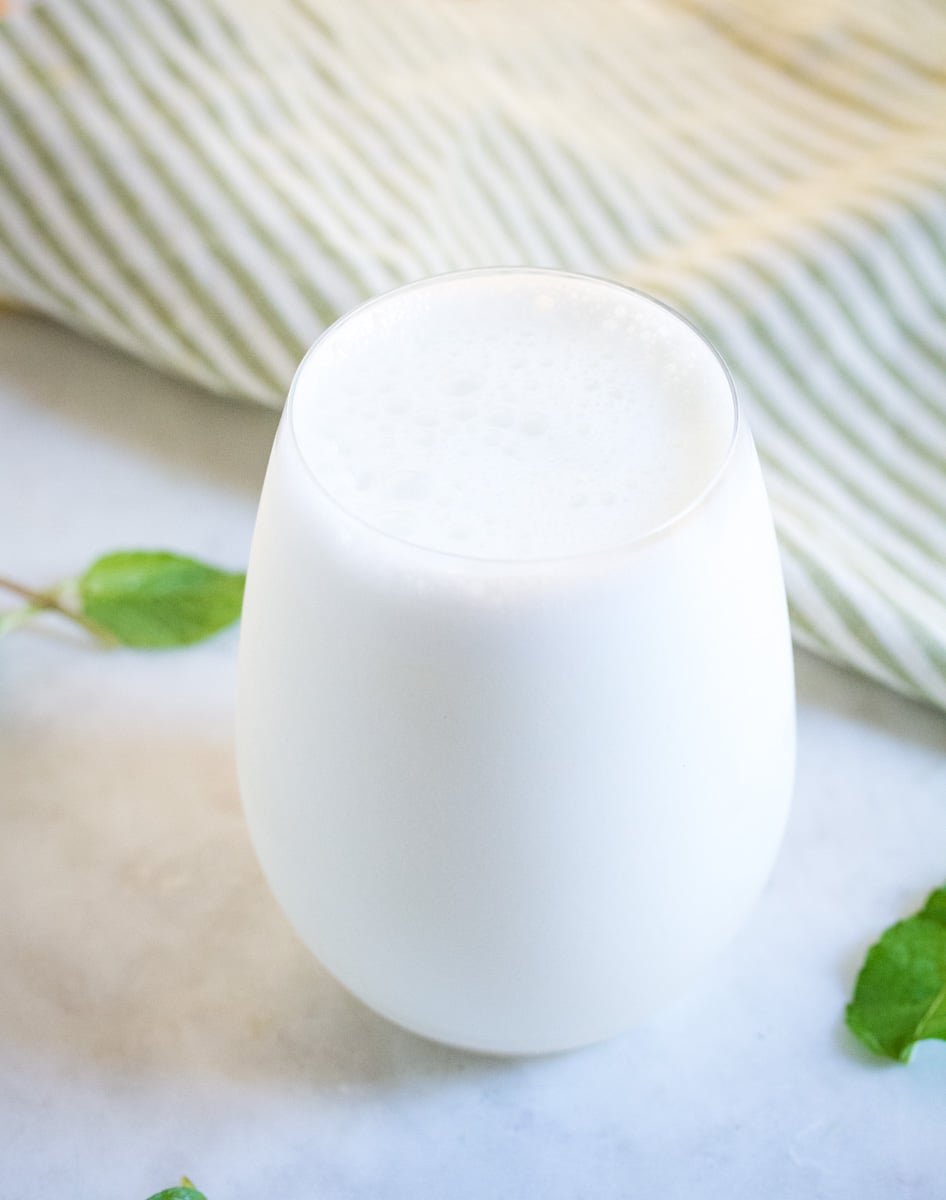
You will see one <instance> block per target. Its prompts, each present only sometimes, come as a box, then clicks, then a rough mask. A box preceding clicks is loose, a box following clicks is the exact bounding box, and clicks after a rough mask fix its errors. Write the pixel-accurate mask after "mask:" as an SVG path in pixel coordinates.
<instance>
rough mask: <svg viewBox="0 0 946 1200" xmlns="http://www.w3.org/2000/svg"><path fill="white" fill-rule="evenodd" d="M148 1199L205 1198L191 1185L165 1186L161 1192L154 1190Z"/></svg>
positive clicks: (199, 1199) (204, 1199)
mask: <svg viewBox="0 0 946 1200" xmlns="http://www.w3.org/2000/svg"><path fill="white" fill-rule="evenodd" d="M148 1200H207V1197H206V1196H205V1195H204V1193H203V1192H198V1190H197V1189H196V1188H192V1187H173V1188H165V1190H164V1191H163V1192H155V1194H154V1195H153V1196H149V1197H148Z"/></svg>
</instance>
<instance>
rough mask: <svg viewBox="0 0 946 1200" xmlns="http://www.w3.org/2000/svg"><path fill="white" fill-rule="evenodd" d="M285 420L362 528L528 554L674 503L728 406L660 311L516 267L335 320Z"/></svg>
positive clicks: (668, 515) (637, 530)
mask: <svg viewBox="0 0 946 1200" xmlns="http://www.w3.org/2000/svg"><path fill="white" fill-rule="evenodd" d="M366 347H370V350H366ZM292 418H293V427H294V429H295V434H296V438H297V441H298V444H299V448H300V451H301V454H302V456H303V458H304V460H305V461H306V463H307V464H308V466H309V469H310V470H311V471H312V473H313V475H314V476H315V478H316V480H317V481H318V483H319V484H320V485H321V487H322V488H323V489H324V490H325V492H327V493H328V494H329V495H330V496H331V497H332V498H333V500H334V501H335V502H336V503H337V504H338V505H340V506H341V507H342V508H343V509H345V510H346V511H347V512H348V513H350V514H351V515H353V516H355V517H357V518H359V519H360V520H361V521H363V522H365V523H366V524H368V525H370V526H373V527H374V528H376V529H378V530H380V531H381V532H383V533H385V534H389V535H392V536H394V537H398V538H401V539H404V540H406V541H410V542H413V543H415V544H418V545H422V546H425V547H427V548H430V549H434V550H438V551H444V552H447V553H453V554H461V555H468V556H472V557H480V558H495V559H540V558H554V557H560V556H568V555H574V554H582V553H589V552H592V551H598V550H606V549H611V548H615V547H618V546H620V545H623V544H625V543H627V542H630V541H633V540H634V539H636V538H639V537H640V536H642V535H644V534H646V533H648V532H650V531H652V530H654V529H656V528H658V527H659V526H661V525H663V524H664V523H665V522H667V521H669V520H671V519H672V518H673V517H674V516H676V515H677V514H678V513H680V512H681V511H682V510H683V509H685V508H686V507H687V506H688V505H689V504H690V503H692V502H693V500H695V499H696V498H697V497H698V496H699V495H700V493H701V492H702V491H703V490H704V489H705V488H706V487H707V485H708V484H709V483H710V482H711V481H712V479H713V477H714V476H715V475H716V474H717V472H718V471H719V469H720V467H721V466H722V464H723V462H724V461H725V459H726V455H727V452H728V449H729V446H730V443H731V440H732V435H733V421H734V408H733V399H732V395H731V392H730V387H729V382H728V378H727V376H726V374H725V372H724V370H723V369H722V368H721V366H720V363H719V360H718V359H717V358H716V356H715V354H714V353H713V351H712V350H711V349H710V347H709V346H708V345H706V344H705V343H704V342H703V341H702V340H701V339H700V338H698V337H696V336H694V333H693V330H692V329H691V328H690V327H689V326H688V325H686V324H685V322H683V321H682V320H681V319H680V318H679V317H677V316H676V315H675V314H674V313H672V312H671V311H670V310H668V309H664V308H661V307H659V306H658V305H655V304H654V303H653V302H652V301H651V300H648V299H647V298H645V297H641V296H639V295H637V294H636V293H634V292H630V291H628V290H626V289H624V288H621V287H619V286H617V285H615V284H611V283H607V282H605V281H600V280H594V279H587V280H579V281H576V279H575V278H574V277H564V278H556V277H554V276H549V275H546V274H543V273H539V272H537V273H535V274H524V273H522V272H518V273H516V274H510V275H502V274H495V273H493V274H489V275H485V274H484V275H477V274H473V275H464V276H461V277H457V278H455V279H447V280H440V281H435V285H433V286H432V285H430V284H425V285H421V286H418V287H415V288H413V289H408V290H405V291H403V292H401V293H399V294H398V295H396V296H394V297H388V298H386V300H385V303H384V304H383V305H379V306H377V307H373V306H371V305H369V306H368V307H366V308H363V309H362V310H360V312H359V315H358V319H357V322H344V321H343V322H341V323H340V324H338V325H336V326H335V327H334V328H333V329H332V331H331V332H330V333H329V334H328V335H327V336H326V337H325V338H324V339H323V340H322V341H321V342H320V343H319V344H318V346H317V347H316V349H315V350H314V351H313V352H312V353H311V354H310V355H309V357H308V358H307V359H306V361H305V363H304V364H303V366H302V368H301V369H300V373H299V376H298V378H297V381H296V384H295V389H294V395H293V414H292Z"/></svg>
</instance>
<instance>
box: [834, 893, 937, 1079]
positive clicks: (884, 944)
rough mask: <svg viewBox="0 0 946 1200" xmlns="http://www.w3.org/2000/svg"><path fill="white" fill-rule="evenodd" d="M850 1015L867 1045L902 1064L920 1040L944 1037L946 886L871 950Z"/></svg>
mask: <svg viewBox="0 0 946 1200" xmlns="http://www.w3.org/2000/svg"><path fill="white" fill-rule="evenodd" d="M846 1018H847V1024H848V1028H849V1029H850V1030H851V1032H852V1033H854V1034H855V1035H856V1036H857V1037H859V1038H860V1040H861V1041H862V1042H863V1043H864V1044H865V1045H866V1046H869V1047H870V1049H871V1050H873V1051H874V1052H875V1053H877V1054H884V1055H886V1056H887V1057H888V1058H895V1059H897V1060H898V1061H899V1062H907V1061H908V1060H909V1058H910V1054H911V1052H912V1051H913V1047H914V1046H915V1045H916V1043H917V1042H921V1041H924V1040H925V1039H927V1038H940V1039H942V1040H944V1041H946V887H943V888H940V889H938V890H937V891H935V892H933V893H931V895H930V896H929V897H928V899H927V901H926V904H925V905H924V907H923V908H922V909H921V910H920V912H918V913H916V915H915V916H912V917H909V918H908V919H907V920H905V921H900V922H898V923H897V924H896V925H892V926H891V927H890V929H888V930H887V932H886V933H885V934H884V935H883V937H881V939H880V941H879V942H877V943H876V945H874V946H872V947H871V948H870V950H869V951H868V952H867V957H866V959H865V960H864V966H863V967H862V968H861V973H860V975H859V976H858V978H857V985H856V987H855V989H854V998H853V999H852V1001H851V1003H850V1004H849V1005H848V1006H847V1013H846Z"/></svg>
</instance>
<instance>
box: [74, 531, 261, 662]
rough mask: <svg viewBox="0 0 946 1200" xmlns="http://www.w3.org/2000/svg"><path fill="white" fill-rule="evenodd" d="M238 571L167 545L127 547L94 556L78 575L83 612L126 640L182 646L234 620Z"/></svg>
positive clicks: (240, 583) (241, 579) (239, 583)
mask: <svg viewBox="0 0 946 1200" xmlns="http://www.w3.org/2000/svg"><path fill="white" fill-rule="evenodd" d="M244 579H245V576H244V575H243V574H242V573H231V572H228V571H220V570H218V569H217V568H216V567H210V566H207V564H206V563H201V562H197V561H196V560H195V559H193V558H182V557H181V556H180V555H177V554H170V553H167V552H165V551H148V550H126V551H119V552H118V553H116V554H107V555H105V557H104V558H100V559H98V560H97V561H96V562H94V563H93V564H92V566H91V567H89V569H88V570H87V571H86V572H85V573H84V574H83V575H81V576H80V577H79V579H78V580H77V581H76V588H77V591H78V600H79V606H80V609H81V612H82V614H83V615H84V616H85V617H87V618H88V619H89V620H90V621H93V622H94V623H95V624H96V625H98V626H101V627H102V628H103V629H105V630H107V631H108V632H109V633H111V634H112V635H113V636H114V637H116V638H117V639H118V641H120V642H122V643H123V644H124V645H126V646H139V647H144V648H151V649H159V648H164V647H168V646H186V645H189V644H190V643H191V642H199V641H200V640H201V639H202V638H206V637H210V635H211V634H213V633H217V631H218V630H220V629H223V628H225V627H226V626H227V625H230V624H232V623H233V622H234V621H235V620H236V619H237V618H238V617H239V615H240V608H241V606H242V603H243V584H244Z"/></svg>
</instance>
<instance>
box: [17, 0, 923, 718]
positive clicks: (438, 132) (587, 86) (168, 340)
mask: <svg viewBox="0 0 946 1200" xmlns="http://www.w3.org/2000/svg"><path fill="white" fill-rule="evenodd" d="M496 263H507V264H516V263H531V264H536V265H547V266H553V265H554V266H563V267H567V268H570V269H573V270H578V271H588V272H592V273H596V274H604V275H608V276H611V277H614V278H618V279H622V280H625V281H627V282H629V283H632V284H634V285H635V286H637V287H641V288H644V289H646V290H648V291H651V292H653V293H655V294H657V295H659V296H661V297H664V298H665V299H667V300H668V301H669V302H670V303H671V304H673V305H675V306H676V307H678V308H680V309H682V310H683V311H684V312H686V313H688V314H689V315H690V316H691V317H692V318H693V320H694V321H695V322H696V323H697V324H698V325H699V326H701V327H702V328H703V329H705V330H706V331H707V333H708V334H709V336H710V337H711V338H712V339H713V340H714V341H715V342H716V343H717V344H718V345H719V347H720V348H721V350H722V352H723V354H724V356H725V357H726V358H727V359H728V361H729V362H730V364H731V365H732V366H733V368H734V373H735V375H736V378H737V382H738V385H739V388H740V391H741V394H742V397H743V399H744V401H745V403H746V406H747V408H748V410H749V416H750V421H751V423H752V425H753V427H754V429H755V432H756V435H757V440H758V442H759V446H760V450H761V453H762V457H763V460H764V466H765V470H766V476H767V480H768V484H769V488H770V491H771V495H772V500H773V504H774V508H775V514H776V521H777V525H778V531H779V535H780V540H781V546H782V550H783V553H784V562H785V570H786V576H787V582H788V589H789V596H790V603H791V609H792V617H793V622H794V631H795V634H796V637H797V639H798V641H799V642H801V643H802V644H804V645H806V646H808V647H810V648H813V649H814V650H816V651H818V652H820V653H822V654H824V655H827V656H828V657H830V658H832V659H835V660H839V661H841V662H844V663H847V664H849V665H851V666H854V667H856V668H858V669H860V670H862V671H864V672H867V673H868V674H869V675H871V676H873V677H875V678H877V679H880V680H883V681H885V682H886V683H888V684H890V685H892V686H893V687H895V688H898V689H900V690H901V691H903V692H906V693H908V694H911V695H914V696H918V697H923V698H925V699H926V700H928V701H931V702H933V703H936V704H939V705H943V706H946V562H944V559H946V471H944V465H946V5H944V4H943V3H942V0H870V2H869V3H865V2H864V0H822V2H819V0H794V3H792V4H783V3H782V2H781V0H624V2H618V0H518V2H517V3H516V4H508V3H506V2H505V0H398V2H397V3H391V2H390V0H270V2H269V3H267V4H265V5H264V4H259V3H256V2H255V0H133V2H132V3H116V0H41V2H40V3H37V4H36V5H35V6H34V7H32V8H29V9H27V10H26V11H25V12H23V13H21V14H19V15H16V16H14V17H11V18H10V19H8V20H7V21H6V22H5V23H4V24H3V25H2V26H0V295H2V296H5V297H6V298H8V299H9V300H12V301H14V302H17V303H20V304H23V305H27V306H30V307H32V308H35V309H38V310H40V311H42V312H45V313H49V314H51V315H53V316H55V317H57V318H58V319H60V320H62V321H64V322H67V323H68V324H70V325H72V326H74V327H75V328H77V329H81V330H83V331H86V332H87V333H90V334H93V335H95V336H97V337H100V338H104V339H107V340H108V341H110V342H112V343H114V344H115V345H117V346H121V347H123V348H124V349H125V350H127V351H130V352H131V353H133V354H136V355H138V356H140V357H141V358H143V359H146V360H147V361H149V362H151V363H154V364H156V365H157V366H159V367H162V368H164V369H167V370H170V371H174V372H177V373H179V374H180V375H183V376H186V377H188V378H190V379H192V380H195V381H198V382H199V383H202V384H204V385H206V386H207V387H210V388H213V389H215V390H217V391H220V392H225V393H228V394H232V395H237V396H244V397H251V398H253V399H254V400H259V401H263V402H264V403H268V404H274V405H275V404H279V403H280V402H281V400H282V398H283V396H284V394H285V391H286V387H287V384H288V382H289V379H290V376H291V373H292V370H293V367H294V365H295V363H296V362H297V360H298V359H299V357H300V355H301V353H302V351H303V349H304V348H305V347H306V346H307V345H308V344H309V343H310V342H311V341H312V340H313V339H314V337H315V336H316V335H317V334H318V332H319V331H320V329H322V328H323V327H324V326H325V325H326V324H327V323H328V322H330V321H331V320H332V319H333V318H334V317H335V316H337V315H338V314H339V313H341V312H343V311H344V310H346V309H348V308H350V307H351V306H352V305H353V304H355V303H356V302H358V301H360V300H362V299H363V298H365V297H367V296H369V295H371V294H374V293H377V292H379V291H381V290H384V289H387V288H389V287H392V286H394V285H396V284H399V283H401V282H404V281H407V280H410V279H414V278H417V277H419V276H422V275H427V274H432V273H436V272H441V271H448V270H452V269H456V268H460V267H467V266H474V265H486V264H496Z"/></svg>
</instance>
